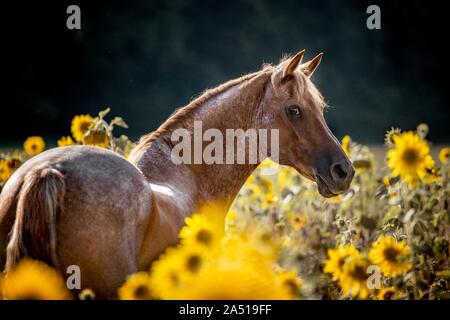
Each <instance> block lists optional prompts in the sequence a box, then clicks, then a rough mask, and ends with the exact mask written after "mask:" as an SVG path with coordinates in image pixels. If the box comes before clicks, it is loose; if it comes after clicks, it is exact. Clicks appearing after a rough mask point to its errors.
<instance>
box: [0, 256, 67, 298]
mask: <svg viewBox="0 0 450 320" xmlns="http://www.w3.org/2000/svg"><path fill="white" fill-rule="evenodd" d="M1 288H2V293H3V298H4V299H8V300H67V299H70V298H71V296H70V293H69V291H68V290H67V288H66V285H65V282H64V280H63V278H62V277H61V276H60V275H59V273H58V272H57V271H56V270H54V269H52V268H50V267H49V266H48V265H46V264H45V263H43V262H40V261H37V260H31V259H24V260H21V261H20V262H19V264H18V265H17V266H16V267H15V268H14V269H13V270H12V271H10V272H8V273H7V274H6V275H4V276H3V277H2V280H1Z"/></svg>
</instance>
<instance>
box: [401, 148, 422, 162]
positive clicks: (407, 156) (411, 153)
mask: <svg viewBox="0 0 450 320" xmlns="http://www.w3.org/2000/svg"><path fill="white" fill-rule="evenodd" d="M402 159H403V161H405V162H406V163H407V164H410V165H411V164H415V163H416V162H417V161H418V160H419V154H418V153H417V151H416V150H415V149H412V148H411V149H406V150H405V152H403V156H402Z"/></svg>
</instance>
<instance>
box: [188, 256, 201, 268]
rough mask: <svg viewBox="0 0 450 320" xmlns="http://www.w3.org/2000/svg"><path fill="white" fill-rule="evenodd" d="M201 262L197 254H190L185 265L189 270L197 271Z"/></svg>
mask: <svg viewBox="0 0 450 320" xmlns="http://www.w3.org/2000/svg"><path fill="white" fill-rule="evenodd" d="M201 264H202V259H201V258H200V257H199V256H198V255H192V256H190V257H189V258H188V259H187V262H186V267H187V269H188V270H189V271H191V272H197V271H198V269H200V266H201Z"/></svg>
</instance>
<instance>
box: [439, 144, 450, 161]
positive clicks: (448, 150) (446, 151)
mask: <svg viewBox="0 0 450 320" xmlns="http://www.w3.org/2000/svg"><path fill="white" fill-rule="evenodd" d="M449 157H450V147H444V148H442V149H441V151H439V160H440V161H441V162H442V163H443V164H446V163H448V158H449Z"/></svg>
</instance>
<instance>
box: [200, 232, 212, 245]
mask: <svg viewBox="0 0 450 320" xmlns="http://www.w3.org/2000/svg"><path fill="white" fill-rule="evenodd" d="M197 241H198V242H200V243H204V244H210V243H211V241H212V234H211V232H209V231H208V230H205V229H202V230H200V231H199V232H198V233H197Z"/></svg>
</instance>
